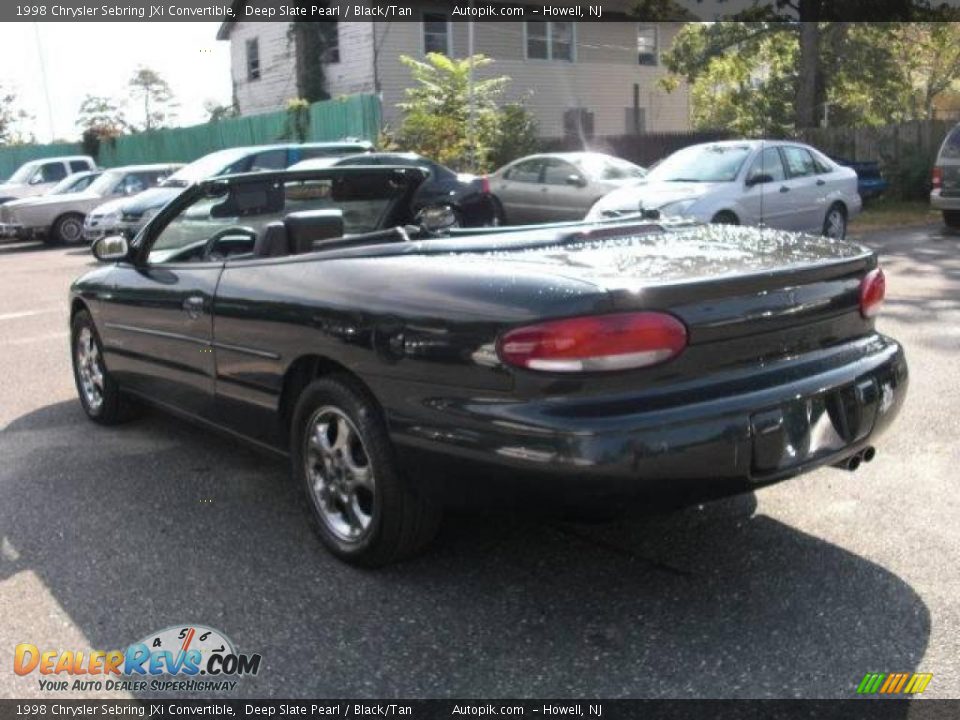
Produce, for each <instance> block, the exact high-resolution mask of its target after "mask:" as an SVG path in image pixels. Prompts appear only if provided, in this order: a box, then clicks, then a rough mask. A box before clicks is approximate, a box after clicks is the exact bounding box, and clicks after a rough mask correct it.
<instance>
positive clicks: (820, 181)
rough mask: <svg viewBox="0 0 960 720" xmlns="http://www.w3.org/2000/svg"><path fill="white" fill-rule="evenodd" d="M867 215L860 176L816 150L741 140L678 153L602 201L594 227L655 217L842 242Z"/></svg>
mask: <svg viewBox="0 0 960 720" xmlns="http://www.w3.org/2000/svg"><path fill="white" fill-rule="evenodd" d="M862 207H863V203H862V201H861V199H860V195H859V194H858V193H857V173H856V172H854V171H853V170H851V169H850V168H846V167H842V166H840V165H837V164H836V163H835V162H833V161H832V160H831V159H830V158H828V157H827V156H826V155H824V154H823V153H821V152H819V151H817V150H815V149H814V148H812V147H810V146H809V145H803V144H802V143H797V142H789V141H773V140H737V141H727V142H715V143H706V144H703V145H692V146H690V147H687V148H684V149H683V150H679V151H677V152H675V153H674V154H673V155H670V156H669V157H667V158H666V159H665V160H663V162H661V163H660V164H659V165H657V166H656V167H655V168H653V169H652V170H651V171H650V172H649V174H648V175H647V177H646V178H645V179H644V180H643V181H642V182H640V183H637V184H634V185H631V186H629V187H624V188H620V189H619V190H614V191H613V192H611V193H608V194H607V195H604V196H603V197H602V198H600V200H598V201H597V202H596V203H594V205H593V207H591V208H590V211H589V213H588V214H587V219H588V220H596V219H601V218H608V217H618V216H623V215H632V214H636V213H640V212H650V211H653V210H656V211H658V212H659V213H660V214H661V215H665V216H667V215H678V216H683V217H692V218H695V219H697V220H701V221H703V222H711V223H726V224H732V225H759V226H761V227H770V228H777V229H781V230H794V231H800V232H809V233H816V234H822V235H826V236H827V237H832V238H843V237H845V236H846V234H847V223H848V222H849V220H850V218H852V217H853V216H854V215H856V214H857V213H859V212H860V210H861V208H862Z"/></svg>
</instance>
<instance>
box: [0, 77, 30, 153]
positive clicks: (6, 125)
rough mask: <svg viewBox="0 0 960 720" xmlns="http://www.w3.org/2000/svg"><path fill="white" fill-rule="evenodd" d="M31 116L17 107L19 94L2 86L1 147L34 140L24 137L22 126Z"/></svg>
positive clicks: (0, 100)
mask: <svg viewBox="0 0 960 720" xmlns="http://www.w3.org/2000/svg"><path fill="white" fill-rule="evenodd" d="M29 118H30V115H29V114H28V113H27V112H26V111H25V110H23V109H22V108H19V107H17V94H16V93H15V92H13V91H12V90H8V89H6V88H4V87H3V86H2V85H0V145H20V144H22V143H24V142H27V141H29V140H32V138H29V137H27V136H25V135H24V133H23V131H22V130H21V129H20V124H21V123H22V122H24V121H25V120H28V119H29Z"/></svg>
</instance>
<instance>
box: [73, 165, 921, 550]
mask: <svg viewBox="0 0 960 720" xmlns="http://www.w3.org/2000/svg"><path fill="white" fill-rule="evenodd" d="M424 177H425V175H424V173H423V171H422V170H419V169H417V168H409V167H407V168H384V167H376V168H374V167H334V168H326V169H320V170H310V171H285V172H275V173H258V174H253V175H236V176H229V177H223V178H217V179H213V180H209V181H206V182H201V183H199V184H197V185H194V186H192V187H190V188H188V189H186V190H184V192H183V193H182V194H181V195H180V196H178V197H177V198H176V199H175V200H173V201H172V202H171V203H170V204H169V205H167V206H166V207H165V208H164V209H163V210H162V211H161V212H160V213H159V214H158V215H157V216H156V217H155V218H153V220H151V221H150V222H149V223H148V224H147V225H146V226H145V227H144V228H143V229H142V230H141V231H140V232H139V234H138V235H137V236H136V237H135V238H133V239H132V240H131V241H129V242H128V241H127V240H126V239H125V238H123V237H105V238H101V239H100V240H98V241H97V242H96V243H95V245H94V248H93V250H94V254H95V255H96V256H97V257H98V259H100V260H101V261H102V263H103V264H102V265H100V266H99V267H97V268H96V269H94V270H93V271H91V272H89V273H87V274H86V275H84V276H83V277H81V278H79V279H78V280H77V281H76V282H75V283H74V284H73V286H72V289H71V295H70V317H71V331H72V332H71V348H72V356H73V367H74V375H75V379H76V385H77V389H78V392H79V396H80V401H81V403H82V405H83V408H84V410H85V411H86V413H87V415H88V416H89V417H90V418H91V419H92V420H94V421H96V422H98V423H102V424H105V425H107V424H112V423H116V422H119V421H121V420H123V419H125V418H126V417H129V416H130V414H131V411H132V410H133V409H134V408H135V407H136V406H138V405H139V404H140V402H141V401H145V402H146V403H148V404H152V405H156V406H159V407H160V408H163V409H167V410H169V411H172V412H174V413H176V414H179V415H181V416H183V417H185V418H188V419H191V420H193V421H196V422H199V423H202V424H205V425H208V426H211V427H214V428H218V429H220V430H223V431H226V432H228V433H230V434H232V435H234V436H236V437H241V438H243V439H244V440H246V441H248V442H250V443H252V444H254V445H257V446H260V447H263V448H269V449H271V450H274V451H277V452H278V453H281V454H283V455H285V456H287V457H288V458H289V460H290V463H291V466H292V470H293V474H294V476H295V478H296V479H297V481H298V482H299V483H300V484H301V485H302V487H303V489H304V491H305V494H306V498H307V502H308V506H309V508H310V510H311V516H312V518H313V519H314V520H315V525H316V529H317V532H318V535H319V537H320V538H321V540H322V541H323V543H324V544H325V545H326V546H327V547H328V548H329V549H330V550H331V551H332V552H333V553H334V554H335V555H336V556H338V557H340V558H341V559H343V560H346V561H348V562H351V563H356V564H361V565H378V564H384V563H388V562H391V561H394V560H397V559H399V558H402V557H404V556H407V555H409V554H411V553H412V552H414V551H416V550H417V549H419V548H420V547H422V546H423V545H424V544H425V543H426V542H427V541H428V540H429V539H430V538H431V537H432V535H433V533H434V531H435V529H436V527H437V524H438V521H439V518H440V514H441V512H442V508H443V507H444V506H445V504H447V500H448V499H449V497H450V496H451V490H452V489H453V488H455V487H464V486H466V487H468V488H469V490H470V492H474V493H475V492H477V489H478V488H483V487H485V486H484V483H487V482H492V481H494V480H496V481H498V482H501V483H502V482H506V483H508V484H509V483H514V482H515V483H517V485H518V486H520V485H521V484H522V485H524V486H525V487H533V488H536V489H537V490H538V491H539V492H540V493H541V494H542V496H543V497H552V498H553V499H559V500H561V501H563V502H564V503H570V504H572V505H577V504H578V503H596V502H601V503H603V502H607V503H610V504H612V505H616V504H617V503H618V502H619V501H620V500H621V499H623V498H627V497H641V496H642V497H647V498H651V501H653V500H656V499H657V498H659V497H661V496H663V497H666V496H668V495H677V496H678V497H682V498H683V501H684V502H698V501H700V500H703V499H707V498H713V497H719V496H723V495H728V494H733V493H738V492H748V491H751V490H753V489H756V488H758V487H761V486H764V485H767V484H770V483H773V482H776V481H780V480H784V479H786V478H789V477H791V476H795V475H797V474H799V473H803V472H806V471H809V470H812V469H814V468H817V467H820V466H824V465H838V466H842V467H846V468H848V469H854V468H855V467H856V465H858V464H859V463H860V462H861V461H869V460H872V459H873V457H874V454H875V452H876V449H875V444H876V442H877V438H878V437H879V435H880V434H881V432H882V431H883V430H885V429H886V428H887V427H888V426H889V425H890V423H891V422H892V421H893V419H894V418H895V416H896V415H897V413H898V411H899V409H900V407H901V405H902V403H903V400H904V396H905V393H906V390H907V365H906V361H905V358H904V353H903V350H902V349H901V347H900V345H899V344H898V343H897V342H896V341H894V340H892V339H891V338H889V337H886V336H885V335H883V334H881V333H879V332H878V331H877V329H876V327H875V316H876V314H877V311H878V309H879V308H880V305H881V303H882V301H883V298H884V292H885V287H884V282H885V281H884V276H883V272H882V271H881V270H880V268H879V267H878V265H877V257H876V255H875V254H874V253H873V252H871V251H870V250H868V249H866V248H864V247H861V246H859V245H855V244H852V243H850V242H845V241H840V240H836V239H830V238H824V237H811V236H804V235H798V234H792V233H787V232H782V231H772V230H763V229H755V228H746V227H735V226H726V225H705V224H700V223H696V222H692V221H682V220H665V219H650V218H644V217H626V218H617V219H615V220H609V221H598V222H580V223H565V224H555V225H542V226H529V227H523V228H505V227H499V228H483V229H479V228H478V229H456V228H450V227H448V225H449V224H452V223H449V222H448V221H449V218H448V217H446V216H445V214H444V210H443V209H442V208H439V209H430V208H427V209H424V210H420V211H418V213H417V214H416V215H414V214H413V213H412V211H411V209H410V208H411V202H410V200H411V198H412V197H413V195H414V194H415V193H416V191H417V188H418V187H419V185H420V183H421V182H423V180H424Z"/></svg>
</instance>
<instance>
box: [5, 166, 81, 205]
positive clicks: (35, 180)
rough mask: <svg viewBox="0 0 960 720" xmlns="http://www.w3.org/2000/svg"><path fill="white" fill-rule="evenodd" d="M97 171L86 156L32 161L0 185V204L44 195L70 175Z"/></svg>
mask: <svg viewBox="0 0 960 720" xmlns="http://www.w3.org/2000/svg"><path fill="white" fill-rule="evenodd" d="M96 169H97V164H96V163H95V162H94V161H93V158H92V157H88V156H86V155H71V156H67V157H51V158H43V159H42V160H31V161H30V162H28V163H24V164H23V165H21V166H20V167H19V168H17V169H16V170H15V171H14V173H13V175H11V176H10V178H9V179H8V180H7V181H6V182H4V183H0V203H5V202H7V201H9V200H16V199H18V198H26V197H32V196H34V195H43V194H44V193H45V192H47V191H48V190H49V189H50V188H52V187H53V186H54V185H56V184H57V183H58V182H60V181H61V180H63V179H64V178H65V177H67V176H68V175H73V174H74V173H78V172H86V171H88V170H96Z"/></svg>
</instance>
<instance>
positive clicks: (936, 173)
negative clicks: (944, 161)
mask: <svg viewBox="0 0 960 720" xmlns="http://www.w3.org/2000/svg"><path fill="white" fill-rule="evenodd" d="M930 183H931V184H932V185H933V189H934V190H939V189H940V188H941V187H942V186H943V168H940V167H935V168H934V169H933V174H932V175H931V176H930Z"/></svg>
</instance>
